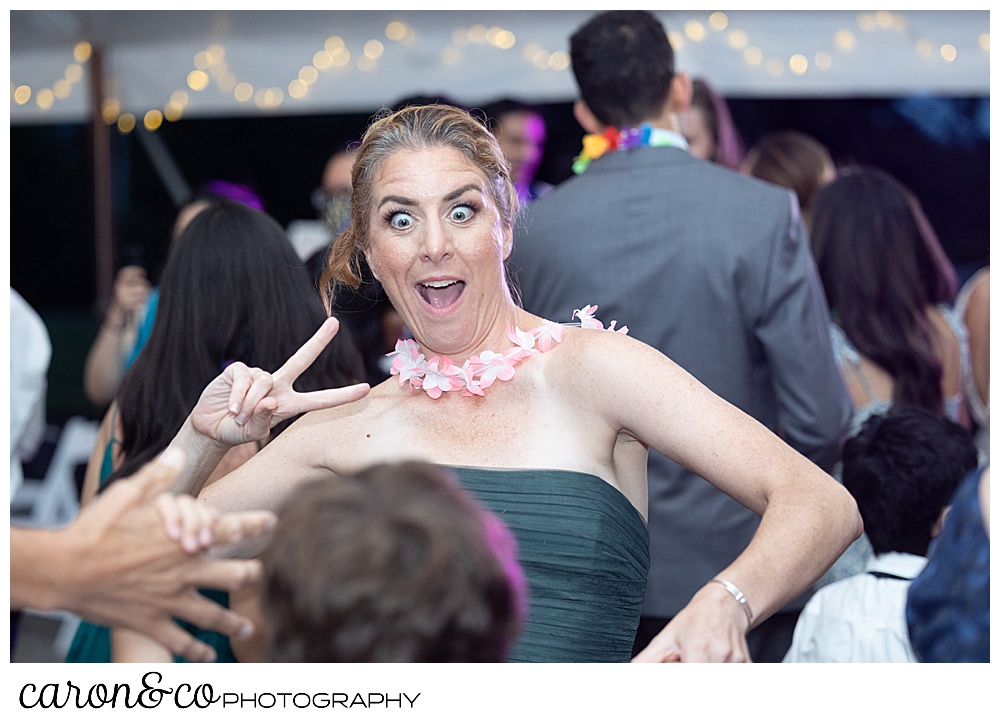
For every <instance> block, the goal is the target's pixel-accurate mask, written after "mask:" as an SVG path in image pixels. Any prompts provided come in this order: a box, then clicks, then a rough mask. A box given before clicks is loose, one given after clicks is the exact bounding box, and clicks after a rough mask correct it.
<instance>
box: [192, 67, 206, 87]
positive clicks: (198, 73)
mask: <svg viewBox="0 0 1000 723" xmlns="http://www.w3.org/2000/svg"><path fill="white" fill-rule="evenodd" d="M187 84H188V88H190V89H191V90H205V88H207V87H208V73H206V72H205V71H204V70H192V71H191V72H190V73H188V77H187Z"/></svg>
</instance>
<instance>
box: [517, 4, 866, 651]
mask: <svg viewBox="0 0 1000 723" xmlns="http://www.w3.org/2000/svg"><path fill="white" fill-rule="evenodd" d="M571 55H572V62H573V73H574V75H575V76H576V80H577V84H578V85H579V87H580V95H581V99H580V100H578V101H577V103H576V106H575V109H574V110H575V115H576V117H577V119H578V120H579V121H580V124H581V125H582V126H583V127H584V129H585V130H587V131H588V132H589V133H594V134H600V133H603V132H604V131H605V130H606V129H608V128H614V129H619V130H620V129H622V128H625V127H629V128H637V127H640V125H641V124H643V123H648V124H649V125H650V126H651V127H652V128H651V129H650V131H647V133H646V135H647V136H648V138H649V139H650V140H651V141H652V145H642V146H639V147H636V148H632V149H628V150H609V151H607V152H605V153H604V154H603V155H601V156H600V157H598V158H596V159H595V160H593V161H592V162H591V163H590V165H589V167H587V168H586V169H585V170H584V171H583V172H582V174H580V175H578V176H576V177H575V178H572V179H570V180H568V181H567V182H565V183H564V184H562V185H560V186H559V187H557V188H556V189H555V190H554V191H553V192H552V193H551V194H550V195H549V196H548V197H546V198H544V199H542V200H540V201H537V202H536V203H535V204H534V205H532V206H531V207H529V208H528V209H527V211H526V213H525V219H524V222H523V223H521V224H519V225H518V226H519V227H518V234H517V237H516V240H515V244H514V253H513V255H512V258H511V266H512V270H513V271H514V272H515V273H516V274H517V277H518V280H519V283H520V290H521V296H522V300H523V303H524V308H525V309H527V310H528V311H530V312H532V313H535V314H538V315H540V316H543V317H545V318H548V319H552V320H558V321H565V320H568V319H569V318H570V316H571V314H572V313H573V310H574V309H578V308H582V307H583V306H584V305H585V304H594V303H596V304H598V305H599V307H600V309H599V311H598V316H599V318H601V319H605V320H610V319H617V320H618V323H619V325H623V324H627V325H628V327H629V334H630V335H631V336H634V337H636V338H638V339H640V340H641V341H643V342H645V343H647V344H649V345H651V346H653V347H656V348H657V349H659V350H660V351H661V352H663V353H664V354H666V355H667V356H668V357H670V358H671V359H673V360H674V361H675V362H677V363H678V364H679V365H680V366H682V367H683V368H684V369H686V370H687V371H688V372H690V373H691V374H693V375H694V376H695V377H696V378H697V379H698V380H699V381H701V382H702V383H703V384H705V385H706V386H707V387H708V388H709V389H711V390H712V391H714V392H715V393H716V394H718V395H720V396H721V397H723V398H724V399H726V400H728V401H729V402H731V403H732V404H734V405H736V406H737V407H739V408H740V409H742V410H743V411H745V412H747V413H748V414H750V415H752V416H753V417H755V418H756V419H757V420H758V421H760V422H761V423H763V424H764V425H766V426H767V427H768V428H769V429H771V430H773V431H775V432H776V433H778V434H780V435H781V436H782V437H783V438H784V439H785V440H786V441H787V442H788V443H789V444H790V445H791V446H792V447H794V448H795V449H797V450H798V451H799V452H801V453H802V454H804V455H806V456H807V457H808V458H809V459H811V460H812V461H813V462H815V463H816V464H817V465H819V466H820V467H822V468H823V469H825V470H829V469H830V468H831V467H832V466H833V464H834V463H835V462H836V461H837V459H838V458H839V454H840V444H841V441H842V437H843V434H844V433H845V431H846V429H847V425H848V421H849V418H850V414H851V404H850V400H849V397H848V396H847V392H846V390H845V388H844V385H843V382H842V381H841V378H840V375H839V373H838V371H837V367H836V365H835V363H834V360H833V354H832V352H831V349H830V341H829V337H828V331H827V323H828V318H829V309H828V307H827V303H826V299H825V297H824V295H823V291H822V287H821V286H820V284H819V281H818V278H817V275H816V270H815V267H814V264H813V261H812V258H811V256H810V251H809V243H808V240H807V238H806V232H805V229H804V227H803V224H802V219H801V217H800V214H799V209H798V205H797V202H796V200H795V197H794V195H793V194H791V193H789V192H787V191H785V190H781V189H778V188H777V187H775V186H771V185H769V184H766V183H763V182H760V181H757V180H756V179H750V178H746V177H743V176H740V175H738V174H736V173H733V172H732V171H730V170H728V169H725V168H722V167H720V166H716V165H713V164H711V163H708V162H705V161H702V160H699V159H697V158H694V157H693V156H691V155H690V154H689V153H688V152H687V150H686V147H687V146H686V142H685V141H684V138H683V136H681V135H680V134H679V133H678V131H679V127H678V119H677V116H678V114H679V113H681V112H682V111H683V110H684V109H685V108H686V107H687V105H688V104H689V102H690V97H691V82H690V80H689V78H688V77H687V76H686V75H685V74H684V73H676V74H675V73H674V68H673V51H672V50H671V47H670V44H669V42H668V41H667V37H666V33H665V31H664V28H663V26H662V25H661V24H660V22H659V21H658V20H657V19H656V18H655V17H654V16H652V15H651V14H649V13H647V12H643V11H614V12H609V13H604V14H602V15H598V16H596V17H595V18H593V19H591V20H590V21H589V22H588V23H587V24H586V25H584V26H583V27H582V28H580V29H579V30H578V31H577V32H576V33H575V34H574V35H573V37H572V39H571ZM616 373H624V374H627V373H628V370H627V369H623V370H618V371H617V372H616ZM655 381H656V380H653V379H651V380H649V383H651V384H652V383H655ZM677 423H678V424H683V423H684V420H677ZM648 475H649V535H650V548H651V558H652V559H651V569H650V573H649V581H648V585H647V588H646V598H645V603H644V605H643V620H642V622H641V623H640V628H639V634H638V636H637V639H636V651H638V650H641V649H642V648H643V647H645V645H646V644H647V643H648V642H649V640H650V639H651V638H652V637H653V636H654V635H655V634H656V633H658V632H659V631H660V629H662V628H663V626H664V625H666V623H667V622H668V621H669V620H670V619H671V618H672V617H673V616H674V615H676V614H677V613H678V612H679V611H680V609H681V608H683V607H684V606H685V605H686V604H687V602H688V601H689V600H690V599H691V597H692V595H694V593H695V592H696V591H697V590H698V589H699V588H701V587H702V586H703V585H704V584H705V583H707V582H708V581H709V580H711V579H712V578H713V577H714V576H715V575H716V574H718V572H719V571H720V570H722V569H723V568H725V567H726V566H727V565H729V564H730V563H731V562H732V561H733V560H734V559H735V558H736V557H737V556H738V555H739V554H740V553H741V552H742V551H743V549H744V548H745V547H746V546H747V544H748V543H749V542H750V539H751V538H752V537H753V535H754V533H755V531H756V529H757V526H758V524H759V522H760V517H759V516H758V515H756V514H754V513H753V512H751V511H750V510H749V509H747V508H746V507H744V506H743V505H741V504H740V503H738V502H736V501H735V500H733V499H731V498H730V497H728V496H727V495H725V494H724V493H722V492H720V491H719V490H717V489H716V488H715V487H713V486H712V485H711V484H709V483H708V482H706V481H705V480H703V479H701V478H700V477H697V476H695V475H694V474H692V473H691V472H688V471H687V470H685V469H683V468H682V467H680V466H678V465H677V464H675V463H673V462H671V461H670V460H668V459H667V458H665V457H663V456H661V455H659V454H657V453H655V452H653V451H651V452H650V457H649V466H648ZM751 602H752V601H751ZM803 604H804V599H800V600H799V601H798V602H797V603H796V601H793V603H790V604H789V606H788V607H786V611H788V612H783V613H778V614H777V615H775V616H774V617H773V618H772V619H771V620H770V621H766V622H765V623H764V624H763V625H761V626H760V627H758V628H756V629H755V630H753V631H751V633H750V634H749V635H748V637H747V641H748V645H749V648H750V653H751V656H752V657H753V659H754V660H774V659H777V660H779V661H780V659H781V657H782V656H783V655H784V651H785V649H787V647H788V644H789V643H790V642H791V634H792V630H793V629H794V623H795V619H796V618H797V616H798V611H799V610H801V607H802V605H803ZM768 628H770V629H771V631H770V632H768Z"/></svg>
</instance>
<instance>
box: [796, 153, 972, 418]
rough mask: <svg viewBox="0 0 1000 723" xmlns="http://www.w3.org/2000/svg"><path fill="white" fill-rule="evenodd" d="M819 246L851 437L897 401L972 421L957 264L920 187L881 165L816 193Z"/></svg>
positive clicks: (816, 252) (815, 223)
mask: <svg viewBox="0 0 1000 723" xmlns="http://www.w3.org/2000/svg"><path fill="white" fill-rule="evenodd" d="M812 247H813V254H814V256H815V258H816V265H817V267H818V269H819V274H820V278H821V280H822V282H823V287H824V289H825V290H826V296H827V300H828V301H829V302H830V309H831V310H832V312H833V316H834V322H835V323H834V324H833V325H832V326H831V335H832V340H833V348H834V353H835V354H836V355H837V362H838V364H839V366H840V369H841V372H842V374H843V376H844V381H845V382H846V384H847V387H848V390H849V391H850V393H851V398H852V399H853V401H854V408H855V413H854V418H853V420H852V431H851V434H853V433H854V431H855V430H857V429H858V428H859V427H860V425H861V424H862V422H864V420H865V419H867V418H868V417H869V416H870V415H872V414H877V413H880V412H883V411H885V410H886V409H888V408H889V407H890V406H892V405H897V404H906V405H913V406H917V407H922V408H924V409H927V410H929V411H931V412H933V413H934V414H938V415H941V416H944V417H947V418H948V419H951V420H952V421H954V422H959V423H961V424H964V425H965V426H968V412H967V410H966V405H965V399H964V389H965V379H966V377H967V376H968V374H969V355H968V342H967V334H966V331H965V326H964V324H963V323H962V321H961V319H960V318H958V316H957V315H956V314H955V313H954V311H953V309H952V307H951V305H952V304H953V303H954V301H955V295H956V291H957V281H956V276H955V270H954V268H952V266H951V263H950V262H949V261H948V258H947V257H946V256H945V254H944V251H943V250H942V249H941V245H940V244H939V243H938V240H937V237H936V235H935V234H934V230H933V229H932V228H931V225H930V223H929V222H928V220H927V218H926V216H924V213H923V211H922V210H921V208H920V205H919V203H918V202H917V200H916V198H915V197H914V196H913V194H912V193H910V192H909V191H908V190H907V189H906V188H905V187H904V186H903V185H902V184H901V183H899V181H897V180H895V179H894V178H892V177H891V176H890V175H888V174H887V173H884V172H882V171H879V170H875V169H867V168H858V169H853V170H850V171H848V172H846V173H844V174H843V175H842V176H841V178H839V179H838V180H836V181H834V182H833V183H831V184H830V185H829V186H827V187H826V188H825V189H824V190H823V191H821V192H820V194H819V196H818V198H817V199H816V206H815V209H814V211H813V222H812Z"/></svg>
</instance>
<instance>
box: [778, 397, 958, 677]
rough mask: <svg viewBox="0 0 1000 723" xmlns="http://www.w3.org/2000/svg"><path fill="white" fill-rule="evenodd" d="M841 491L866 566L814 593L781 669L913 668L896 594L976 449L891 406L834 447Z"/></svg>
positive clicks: (913, 572)
mask: <svg viewBox="0 0 1000 723" xmlns="http://www.w3.org/2000/svg"><path fill="white" fill-rule="evenodd" d="M843 461H844V472H843V478H844V486H845V487H847V489H848V491H850V493H851V494H852V495H854V499H855V500H856V501H857V503H858V510H859V512H860V513H861V517H862V519H863V520H864V523H865V532H866V533H867V534H868V538H869V539H870V540H871V543H872V547H873V548H874V550H875V557H873V558H872V559H871V560H869V562H868V566H867V570H866V571H865V572H864V573H862V574H860V575H855V576H853V577H849V578H847V579H845V580H841V581H839V582H835V583H833V584H831V585H827V586H826V587H824V588H822V589H820V590H819V591H818V592H817V593H816V594H815V595H813V597H812V598H811V599H810V600H809V602H808V603H807V604H806V607H805V609H804V610H803V611H802V614H801V615H800V616H799V620H798V623H797V624H796V626H795V633H794V636H793V638H792V645H791V647H790V648H789V650H788V653H787V654H786V655H785V659H784V661H783V662H785V663H915V662H917V659H916V657H915V656H914V654H913V650H912V648H911V647H910V641H909V636H908V634H907V628H906V615H905V610H906V593H907V590H908V589H909V586H910V581H911V580H913V578H915V577H916V576H917V575H919V574H920V571H921V570H923V568H924V565H926V564H927V558H926V555H927V548H928V546H929V544H930V541H931V538H932V537H933V536H934V535H936V534H937V533H938V531H939V530H940V526H941V523H942V522H943V520H944V507H945V505H947V504H948V500H949V499H950V498H951V496H952V493H954V491H955V488H956V487H957V486H958V484H959V482H961V481H962V479H963V478H964V477H965V475H966V474H968V472H969V471H970V470H973V469H975V467H976V462H977V457H976V447H975V445H974V444H973V442H972V438H971V437H970V435H969V433H968V432H967V431H966V430H965V429H964V428H962V427H960V426H959V425H957V424H955V423H954V422H950V421H948V420H946V419H942V418H940V417H937V416H935V415H933V414H931V413H930V412H927V411H925V410H923V409H919V408H916V407H894V408H893V409H891V410H889V411H888V412H887V413H886V414H884V415H879V416H873V417H871V418H869V419H868V421H867V422H865V425H864V426H863V427H862V429H861V431H860V432H859V433H858V435H857V436H855V437H853V438H851V439H849V440H848V441H847V443H846V444H845V445H844V453H843Z"/></svg>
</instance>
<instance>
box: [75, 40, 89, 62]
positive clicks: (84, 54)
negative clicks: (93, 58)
mask: <svg viewBox="0 0 1000 723" xmlns="http://www.w3.org/2000/svg"><path fill="white" fill-rule="evenodd" d="M92 52H93V48H91V47H90V43H88V42H87V41H86V40H84V41H81V42H79V43H77V44H76V47H74V48H73V57H74V58H76V62H78V63H86V62H87V61H88V60H90V54H91V53H92Z"/></svg>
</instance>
